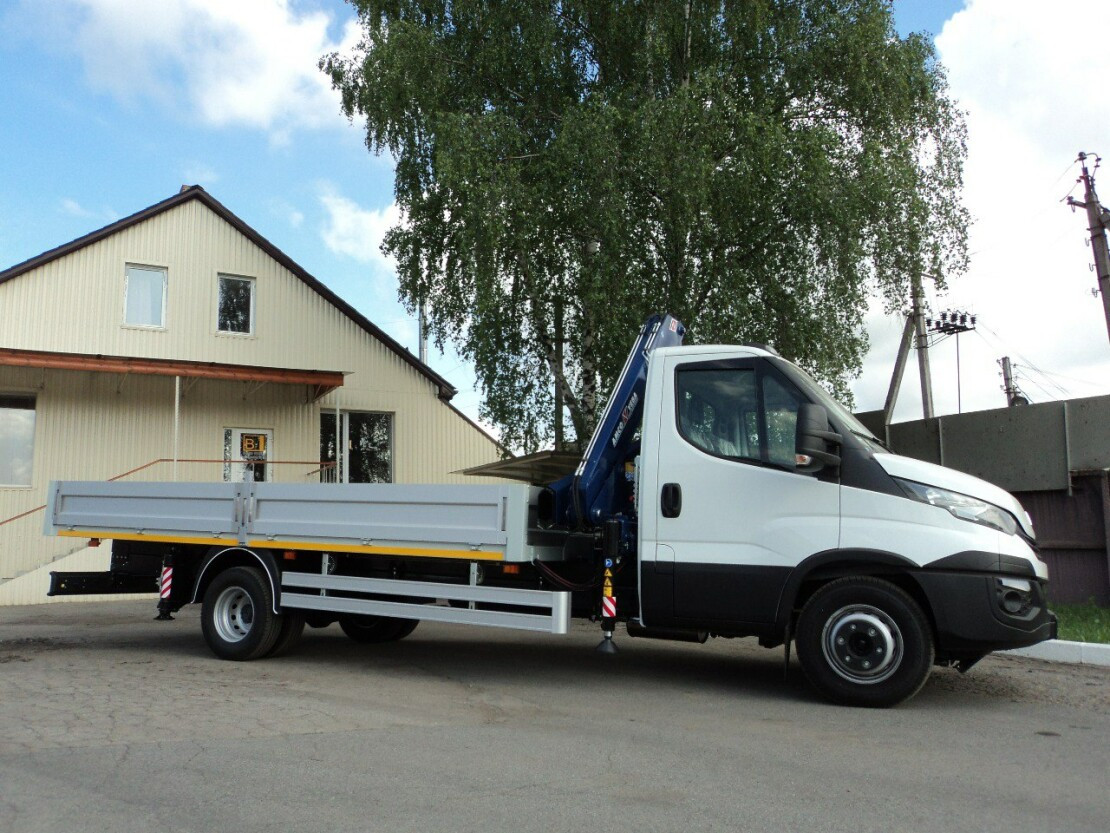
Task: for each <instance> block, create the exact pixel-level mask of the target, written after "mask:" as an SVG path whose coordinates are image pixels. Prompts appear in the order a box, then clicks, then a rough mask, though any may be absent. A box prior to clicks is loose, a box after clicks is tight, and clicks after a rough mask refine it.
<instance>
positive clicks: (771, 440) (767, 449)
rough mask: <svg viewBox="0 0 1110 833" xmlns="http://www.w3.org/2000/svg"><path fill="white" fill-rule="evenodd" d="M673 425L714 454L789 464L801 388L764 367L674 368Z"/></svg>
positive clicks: (789, 465)
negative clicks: (675, 401)
mask: <svg viewBox="0 0 1110 833" xmlns="http://www.w3.org/2000/svg"><path fill="white" fill-rule="evenodd" d="M675 387H676V391H677V394H678V430H679V433H680V434H681V435H682V436H683V438H685V440H686V441H687V442H689V443H690V444H691V445H693V446H695V447H696V448H699V449H701V450H702V451H705V452H707V453H709V454H713V455H716V456H718V457H730V458H733V459H740V460H752V461H757V462H763V463H772V464H774V465H777V466H783V467H785V468H793V467H794V455H795V448H794V446H795V442H796V440H795V433H796V431H797V425H798V409H799V405H800V404H801V402H802V397H801V394H800V393H799V392H798V391H797V389H795V388H794V386H793V385H791V384H790V383H789V382H786V381H784V380H782V379H780V378H779V377H778V376H777V375H775V374H774V373H772V372H769V371H767V370H763V371H762V372H759V371H757V370H756V369H755V368H754V367H739V368H724V369H718V368H712V369H707V368H697V367H692V368H687V369H682V368H680V369H679V370H678V373H677V377H676V384H675Z"/></svg>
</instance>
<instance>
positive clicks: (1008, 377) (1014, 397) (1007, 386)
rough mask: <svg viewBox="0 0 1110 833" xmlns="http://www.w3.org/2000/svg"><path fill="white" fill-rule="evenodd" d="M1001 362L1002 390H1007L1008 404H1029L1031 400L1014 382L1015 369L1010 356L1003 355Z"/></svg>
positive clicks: (1010, 406)
mask: <svg viewBox="0 0 1110 833" xmlns="http://www.w3.org/2000/svg"><path fill="white" fill-rule="evenodd" d="M999 364H1001V365H1002V390H1004V391H1005V392H1006V406H1007V407H1009V408H1013V407H1014V406H1015V405H1028V404H1029V400H1028V399H1026V398H1025V394H1023V393H1022V392H1021V391H1020V390H1018V386H1017V384H1016V383H1015V382H1014V369H1013V367H1012V366H1011V365H1010V357H1009V356H1003V357H1002V360H1001V361H1000V362H999Z"/></svg>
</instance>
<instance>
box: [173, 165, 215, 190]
mask: <svg viewBox="0 0 1110 833" xmlns="http://www.w3.org/2000/svg"><path fill="white" fill-rule="evenodd" d="M181 176H182V179H183V184H186V185H213V184H215V183H216V182H219V181H220V175H219V174H218V173H216V169H215V168H213V167H212V166H211V165H206V164H204V163H203V162H189V163H188V164H186V165H185V167H184V168H182V170H181Z"/></svg>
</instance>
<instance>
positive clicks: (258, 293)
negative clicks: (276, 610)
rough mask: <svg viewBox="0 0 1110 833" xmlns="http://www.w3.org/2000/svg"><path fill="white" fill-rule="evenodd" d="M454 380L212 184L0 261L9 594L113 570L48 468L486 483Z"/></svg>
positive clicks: (487, 444)
mask: <svg viewBox="0 0 1110 833" xmlns="http://www.w3.org/2000/svg"><path fill="white" fill-rule="evenodd" d="M454 393H455V389H454V388H453V387H452V386H451V385H450V383H448V382H447V380H446V379H444V378H443V377H441V376H439V375H438V374H437V373H435V371H433V370H432V369H431V368H429V367H428V366H427V365H425V364H423V363H421V362H420V361H419V360H417V359H416V358H415V357H414V356H413V355H411V354H410V353H409V352H408V351H406V350H405V349H404V348H403V347H401V346H400V345H399V344H398V343H397V342H395V341H394V340H393V339H392V338H390V337H389V336H388V335H386V334H385V333H384V332H382V331H381V330H380V329H379V328H378V327H376V326H375V325H374V324H372V323H371V322H370V321H369V320H367V319H366V318H365V317H364V316H362V315H361V314H360V313H358V312H357V311H356V310H355V309H354V308H352V307H351V306H350V305H349V304H347V303H346V302H344V301H343V300H342V299H341V298H339V297H338V296H337V295H335V294H334V293H333V292H332V291H331V290H329V289H328V288H327V287H326V286H324V285H323V284H322V283H320V282H319V281H318V280H316V279H315V278H313V277H312V276H311V275H309V274H308V273H307V272H305V270H304V269H302V268H301V267H300V266H298V265H297V264H296V263H294V262H293V261H292V260H291V259H290V258H289V257H287V256H286V255H285V254H283V253H282V252H281V251H280V250H278V249H277V248H276V247H275V246H274V245H273V244H272V243H270V242H269V241H267V240H265V239H264V238H263V237H262V236H261V235H259V234H258V233H257V232H256V231H254V230H253V229H252V228H250V227H249V226H248V225H247V224H246V223H244V222H243V221H242V220H240V219H239V218H238V217H236V216H235V215H234V214H232V213H231V212H230V211H228V210H227V209H226V208H225V207H224V206H223V205H221V204H220V203H219V202H218V201H216V200H215V199H214V198H213V197H212V196H211V195H210V194H208V193H207V192H206V191H205V190H204V189H202V188H200V187H199V186H192V187H189V188H183V189H182V190H181V191H180V193H178V194H175V195H174V196H172V197H170V198H169V199H167V200H163V201H162V202H160V203H158V204H156V205H153V206H151V207H149V208H147V209H145V210H144V211H140V212H139V213H137V214H134V215H132V216H130V217H127V218H125V219H122V220H120V221H118V222H116V223H112V224H111V225H109V226H106V227H105V228H102V229H100V230H99V231H95V232H93V233H91V234H88V235H86V236H85V237H82V238H80V239H78V240H74V241H73V242H71V243H67V244H66V245H64V246H60V247H59V248H57V249H53V250H51V251H49V252H45V253H43V254H41V255H39V256H38V257H35V258H32V259H30V260H28V261H26V262H24V263H21V264H18V265H16V266H13V267H11V268H10V269H7V270H6V271H3V272H0V604H28V603H34V602H40V601H44V600H45V593H46V589H47V586H48V573H49V571H50V570H58V569H67V570H81V569H99V570H102V569H107V557H108V553H107V548H104V549H103V550H95V549H84V548H83V546H82V547H80V548H76V549H75V542H74V541H73V540H72V539H64V538H47V537H45V536H43V534H42V527H43V512H42V510H41V509H40V508H39V507H41V506H42V505H43V504H44V503H45V502H46V492H47V488H48V485H49V482H50V481H51V480H58V479H80V480H108V479H122V478H126V479H130V480H175V479H176V480H201V481H211V480H229V479H242V478H244V477H254V478H256V479H267V480H277V481H290V482H307V483H312V482H333V481H336V480H338V481H340V482H379V481H396V482H399V483H427V482H461V481H465V480H469V481H470V482H473V479H472V478H466V477H465V476H463V475H460V474H456V472H458V471H459V470H461V469H464V468H469V467H472V466H477V465H480V464H483V463H489V462H492V461H494V460H497V459H498V458H499V457H500V448H499V446H498V445H497V443H496V442H495V441H494V440H493V439H492V438H491V437H490V436H488V435H487V434H486V433H485V432H484V431H482V430H481V429H480V428H479V427H478V426H477V425H475V424H474V423H472V422H471V421H470V420H468V419H467V418H466V417H465V416H464V415H463V414H462V413H461V412H459V411H458V410H456V409H455V408H454V407H452V405H451V404H450V400H451V397H452V396H453V395H454ZM337 440H338V441H337ZM62 559H64V560H65V561H64V564H63V563H62Z"/></svg>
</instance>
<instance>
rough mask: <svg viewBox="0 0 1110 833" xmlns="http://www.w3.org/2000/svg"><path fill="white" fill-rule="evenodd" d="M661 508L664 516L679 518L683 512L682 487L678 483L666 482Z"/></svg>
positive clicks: (661, 496)
mask: <svg viewBox="0 0 1110 833" xmlns="http://www.w3.org/2000/svg"><path fill="white" fill-rule="evenodd" d="M660 498H661V500H660V509H661V511H662V512H663V517H664V518H677V517H678V516H679V514H680V513H681V512H682V487H681V486H679V485H678V484H677V483H664V484H663V493H662V495H660Z"/></svg>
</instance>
